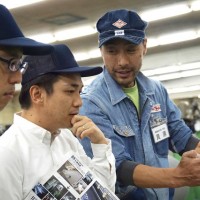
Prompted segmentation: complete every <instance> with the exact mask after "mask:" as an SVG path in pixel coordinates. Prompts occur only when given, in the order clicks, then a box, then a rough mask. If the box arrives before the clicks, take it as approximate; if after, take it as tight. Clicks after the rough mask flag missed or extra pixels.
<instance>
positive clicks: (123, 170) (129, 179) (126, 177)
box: [117, 160, 139, 186]
mask: <svg viewBox="0 0 200 200" xmlns="http://www.w3.org/2000/svg"><path fill="white" fill-rule="evenodd" d="M138 164H139V163H136V162H134V161H131V160H126V161H123V162H122V163H121V164H120V166H119V167H118V169H117V180H118V181H119V182H120V183H121V184H123V185H124V186H128V185H134V180H133V173H134V170H135V167H136V166H137V165H138Z"/></svg>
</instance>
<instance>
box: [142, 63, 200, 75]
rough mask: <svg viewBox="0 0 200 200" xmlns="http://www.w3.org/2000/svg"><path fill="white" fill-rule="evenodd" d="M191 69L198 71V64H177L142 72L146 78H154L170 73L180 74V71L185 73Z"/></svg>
mask: <svg viewBox="0 0 200 200" xmlns="http://www.w3.org/2000/svg"><path fill="white" fill-rule="evenodd" d="M192 69H200V62H193V63H187V64H178V65H172V66H167V67H159V68H156V69H152V70H144V71H142V72H143V73H144V74H145V75H146V76H154V75H158V74H161V75H162V74H166V73H172V72H181V71H187V70H192Z"/></svg>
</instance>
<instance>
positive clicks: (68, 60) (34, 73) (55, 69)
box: [22, 44, 103, 85]
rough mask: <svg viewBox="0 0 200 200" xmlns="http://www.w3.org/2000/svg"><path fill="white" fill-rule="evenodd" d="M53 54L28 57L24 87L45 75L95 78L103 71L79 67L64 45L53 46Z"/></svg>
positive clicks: (23, 77) (23, 79) (98, 68)
mask: <svg viewBox="0 0 200 200" xmlns="http://www.w3.org/2000/svg"><path fill="white" fill-rule="evenodd" d="M53 47H54V49H53V51H52V52H51V54H48V55H43V56H26V57H25V59H24V62H28V66H29V67H28V68H27V70H26V72H25V73H24V74H23V76H22V85H24V84H26V83H28V82H29V81H32V80H34V79H35V78H37V77H39V76H42V75H44V74H49V73H54V74H75V73H78V74H80V75H81V76H82V77H87V76H93V75H97V74H99V73H101V72H102V71H103V68H102V67H100V66H99V67H89V66H79V65H78V63H77V62H76V60H75V58H74V56H73V54H72V52H71V50H70V49H69V48H68V47H67V46H66V45H64V44H57V45H54V46H53Z"/></svg>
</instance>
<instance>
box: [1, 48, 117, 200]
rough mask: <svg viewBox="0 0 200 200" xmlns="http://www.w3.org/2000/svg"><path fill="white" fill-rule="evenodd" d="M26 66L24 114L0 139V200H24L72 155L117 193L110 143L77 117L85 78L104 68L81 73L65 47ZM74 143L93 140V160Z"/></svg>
mask: <svg viewBox="0 0 200 200" xmlns="http://www.w3.org/2000/svg"><path fill="white" fill-rule="evenodd" d="M25 62H28V63H29V68H28V69H27V71H26V73H25V74H24V75H23V78H22V89H21V92H20V97H19V102H20V104H21V107H22V111H21V112H20V113H17V114H15V116H14V123H13V125H12V126H11V127H10V128H9V129H8V130H7V131H6V132H5V133H4V134H3V136H2V137H1V138H0V163H1V168H0V182H1V184H0V194H1V198H2V199H4V200H22V199H24V198H25V197H26V196H27V194H28V193H29V191H30V190H31V189H32V188H33V187H34V185H36V184H37V183H38V181H40V180H41V178H42V177H44V176H45V175H46V174H47V173H48V172H49V171H50V170H52V169H53V168H54V167H56V166H58V165H60V164H62V163H61V162H62V160H63V159H64V158H65V155H66V154H67V153H69V152H73V154H75V155H76V156H77V157H78V158H79V159H80V160H81V161H82V162H83V163H84V164H86V165H87V166H88V167H89V168H90V169H91V170H92V171H93V172H94V174H95V175H96V176H97V177H99V178H100V179H101V181H102V182H103V183H104V184H105V185H106V186H107V187H109V188H110V189H111V190H112V191H114V186H115V181H116V175H115V164H114V163H115V159H114V156H113V154H112V150H111V142H110V140H109V139H107V138H105V136H104V134H103V133H102V132H101V131H100V129H99V128H98V127H97V126H96V125H95V124H94V123H93V122H92V120H90V119H89V118H87V117H85V116H80V115H78V113H79V108H80V107H81V105H82V100H81V98H80V92H81V89H82V87H83V83H82V81H81V77H82V76H92V75H96V74H99V73H100V72H102V68H101V67H80V66H79V65H78V64H77V63H76V61H75V59H74V57H73V55H72V53H71V51H70V50H69V48H68V47H67V46H65V45H55V46H54V51H53V52H52V53H51V54H49V55H46V56H27V57H26V58H25ZM66 128H70V130H69V129H66ZM76 137H77V138H80V139H82V138H84V137H88V138H89V139H90V141H91V143H92V148H93V153H94V157H93V159H90V158H89V157H87V156H86V154H85V152H84V150H83V148H82V146H81V144H80V143H79V141H78V140H77V138H76Z"/></svg>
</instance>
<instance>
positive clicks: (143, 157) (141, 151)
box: [80, 68, 192, 200]
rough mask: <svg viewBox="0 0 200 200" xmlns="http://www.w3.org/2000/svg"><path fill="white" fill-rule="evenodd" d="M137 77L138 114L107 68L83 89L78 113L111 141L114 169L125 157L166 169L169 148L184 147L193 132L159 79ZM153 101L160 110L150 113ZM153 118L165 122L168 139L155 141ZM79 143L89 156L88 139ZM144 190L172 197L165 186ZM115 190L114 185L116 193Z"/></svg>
mask: <svg viewBox="0 0 200 200" xmlns="http://www.w3.org/2000/svg"><path fill="white" fill-rule="evenodd" d="M136 80H137V84H138V88H139V96H140V115H139V114H138V112H137V110H136V107H135V106H134V104H133V103H132V101H131V100H130V99H129V98H128V97H127V96H126V94H125V93H124V92H123V90H122V89H121V87H120V86H119V85H118V84H117V83H116V82H115V81H114V80H113V79H112V78H111V77H110V75H109V73H108V71H107V70H106V68H104V71H103V73H101V74H100V75H98V77H97V78H96V79H95V80H94V81H93V82H92V84H91V85H89V86H88V87H86V88H85V89H84V90H83V93H82V94H81V97H82V99H83V106H82V108H81V110H80V114H82V115H86V116H88V117H90V118H91V119H92V120H93V121H94V122H95V123H96V124H97V125H98V127H99V128H100V129H101V130H102V131H103V132H104V134H105V136H106V137H108V138H110V139H111V140H112V149H113V153H114V155H115V158H116V167H117V168H118V167H119V165H120V163H121V162H122V161H124V160H127V159H128V160H133V161H135V162H138V163H143V164H145V165H149V166H155V167H162V168H166V167H168V151H169V150H171V151H173V152H181V151H182V150H184V148H185V146H186V144H187V141H188V139H189V138H190V136H191V134H192V132H191V130H190V129H189V128H188V127H187V126H186V125H185V123H184V121H183V120H181V119H180V118H181V113H180V110H179V109H178V108H177V107H176V105H175V104H174V103H173V102H172V101H171V100H170V99H169V96H168V94H167V91H166V89H165V88H164V87H163V86H162V84H161V83H160V82H158V81H154V80H151V79H149V78H147V77H145V76H144V75H143V74H142V73H141V72H140V73H139V74H138V76H137V78H136ZM156 104H160V108H161V111H159V112H155V113H152V112H151V109H152V106H153V105H156ZM155 118H157V119H161V120H165V121H166V123H167V127H168V130H169V134H170V138H167V139H165V140H163V141H160V142H158V143H155V142H154V139H153V136H152V130H151V127H150V122H151V121H152V120H154V119H155ZM81 143H82V145H83V146H84V149H85V151H86V152H87V154H88V155H89V156H90V157H92V152H91V147H90V143H89V141H88V140H87V139H84V140H82V141H81ZM130 176H131V174H130ZM123 188H124V187H123ZM143 191H144V193H145V195H146V197H147V199H149V200H155V199H157V200H158V199H159V200H168V199H171V197H170V196H169V189H168V188H162V189H155V188H148V189H144V190H143ZM118 192H119V190H118V189H117V188H116V193H118ZM120 192H121V191H120ZM124 192H126V191H125V190H124Z"/></svg>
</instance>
